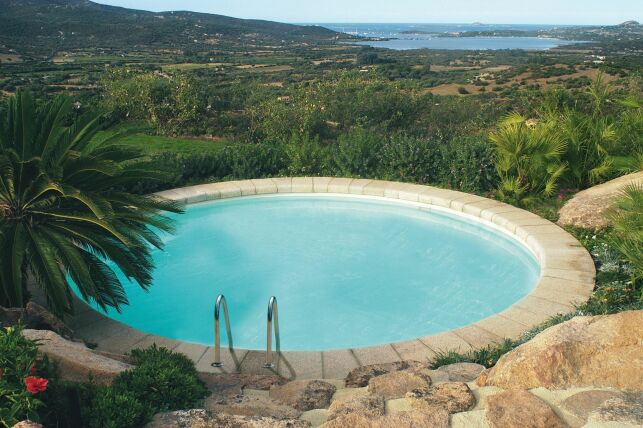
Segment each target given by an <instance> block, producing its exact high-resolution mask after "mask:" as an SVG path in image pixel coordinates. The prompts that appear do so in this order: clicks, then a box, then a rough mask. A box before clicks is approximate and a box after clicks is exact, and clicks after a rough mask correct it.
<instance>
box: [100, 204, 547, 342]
mask: <svg viewBox="0 0 643 428" xmlns="http://www.w3.org/2000/svg"><path fill="white" fill-rule="evenodd" d="M177 220H178V228H177V233H176V234H175V235H173V236H166V237H165V241H166V245H167V246H166V249H165V251H164V252H160V251H158V252H156V253H155V254H154V258H155V261H156V266H157V267H156V271H155V273H154V278H155V281H154V285H153V287H152V288H151V290H150V291H149V292H144V291H142V290H140V288H138V286H136V285H135V284H128V285H127V294H128V297H129V300H130V305H129V306H128V307H125V308H124V310H123V312H122V313H120V314H119V313H117V312H115V311H110V312H109V313H108V315H109V316H110V317H111V318H114V319H117V320H119V321H122V322H124V323H126V324H128V325H130V326H132V327H135V328H138V329H140V330H143V331H145V332H148V333H152V334H156V335H159V336H165V337H170V338H175V339H180V340H185V341H189V342H196V343H202V344H207V345H211V344H212V341H213V327H212V317H213V315H212V313H213V307H214V300H215V298H216V296H217V295H218V294H219V293H223V294H224V295H225V296H226V299H227V302H228V308H229V312H230V318H231V324H232V335H233V341H234V345H235V347H239V348H247V349H263V348H265V343H266V311H267V304H268V299H269V297H270V296H272V295H274V296H276V297H277V299H278V304H279V324H280V328H281V349H282V350H326V349H337V348H354V347H363V346H369V345H376V344H382V343H389V342H396V341H401V340H406V339H412V338H417V337H422V336H426V335H429V334H433V333H438V332H441V331H446V330H449V329H453V328H456V327H459V326H463V325H466V324H470V323H472V322H475V321H478V320H480V319H483V318H485V317H487V316H489V315H492V314H494V313H496V312H499V311H502V310H503V309H505V308H507V307H509V306H511V305H512V304H513V303H515V302H516V301H517V300H519V299H520V298H522V297H524V296H526V295H527V294H529V292H530V291H531V290H532V289H533V287H534V286H535V284H536V282H537V280H538V276H539V272H540V268H539V266H538V263H537V262H536V260H535V259H534V257H533V256H532V255H531V253H529V252H528V251H527V250H526V249H525V248H524V247H523V246H522V245H520V244H518V243H517V242H515V241H514V240H512V239H511V238H509V237H507V236H506V235H504V234H503V233H501V232H497V231H495V230H493V229H490V228H487V227H484V226H482V225H480V224H478V223H476V222H473V221H468V220H465V219H463V218H461V217H457V216H452V215H448V214H445V213H441V212H435V211H428V210H426V209H420V208H419V206H418V205H410V204H402V203H398V202H395V201H391V202H389V201H386V200H383V199H374V198H372V199H367V198H357V197H345V196H334V195H277V196H266V197H247V198H235V199H227V200H221V201H215V202H207V203H202V204H195V205H190V206H188V208H187V212H186V213H185V214H183V215H180V216H177ZM224 330H225V328H224V325H223V324H222V335H223V342H224V343H225V340H226V338H225V333H224Z"/></svg>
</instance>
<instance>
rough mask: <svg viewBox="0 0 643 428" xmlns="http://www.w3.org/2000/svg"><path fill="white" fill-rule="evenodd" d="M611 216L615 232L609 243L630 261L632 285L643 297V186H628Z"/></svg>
mask: <svg viewBox="0 0 643 428" xmlns="http://www.w3.org/2000/svg"><path fill="white" fill-rule="evenodd" d="M610 218H611V220H612V222H613V224H614V233H613V234H612V236H611V239H610V240H609V244H610V245H611V246H612V247H613V248H615V249H616V250H617V251H618V252H619V253H620V254H621V255H622V256H623V257H624V258H625V259H626V260H627V261H628V262H629V264H630V272H631V279H632V287H633V288H634V289H638V290H639V291H640V292H641V294H640V298H641V299H643V288H642V287H641V285H642V284H641V283H642V282H643V186H640V185H638V186H637V185H630V186H628V187H626V188H625V189H624V191H623V192H622V194H621V196H620V197H619V198H618V199H617V200H616V201H615V203H614V208H613V210H612V212H611V213H610Z"/></svg>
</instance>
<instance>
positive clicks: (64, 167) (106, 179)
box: [0, 91, 180, 314]
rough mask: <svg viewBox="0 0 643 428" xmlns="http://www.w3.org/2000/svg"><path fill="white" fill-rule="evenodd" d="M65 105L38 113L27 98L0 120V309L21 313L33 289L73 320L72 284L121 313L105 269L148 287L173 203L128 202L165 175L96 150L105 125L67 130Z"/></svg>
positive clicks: (98, 121)
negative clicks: (142, 185) (141, 186)
mask: <svg viewBox="0 0 643 428" xmlns="http://www.w3.org/2000/svg"><path fill="white" fill-rule="evenodd" d="M71 110H72V106H71V100H70V99H69V98H68V97H64V96H61V97H58V98H56V99H54V100H52V101H51V102H49V103H47V104H43V105H40V106H38V105H36V104H35V103H34V101H33V99H32V98H31V96H30V94H29V93H28V92H24V91H21V92H19V93H18V94H17V96H16V97H15V98H10V99H9V102H8V105H7V108H6V110H5V112H4V113H3V114H2V115H0V149H1V151H0V253H1V254H2V259H1V261H0V288H1V289H2V294H0V304H1V305H2V306H8V307H12V306H15V307H21V306H23V305H24V304H26V302H27V300H28V295H27V294H28V292H27V281H28V278H30V279H32V280H33V281H34V283H35V285H36V286H37V287H39V288H40V289H41V290H42V291H43V292H44V294H45V296H46V298H47V301H48V303H49V305H50V307H51V308H52V309H53V310H54V311H55V312H57V313H59V314H62V313H64V312H71V311H72V291H71V288H70V287H71V281H73V283H74V284H76V285H77V286H78V290H79V292H80V294H81V295H82V297H83V298H84V299H86V300H93V301H95V302H96V303H97V304H98V305H99V306H101V307H102V308H104V309H105V308H107V307H115V308H119V307H120V305H122V304H126V303H127V297H126V295H125V292H124V290H123V286H122V284H121V283H120V281H119V279H118V278H117V276H116V274H115V272H114V270H113V268H112V267H110V265H109V264H108V261H109V262H113V263H114V264H115V266H116V267H118V269H120V271H122V272H123V274H125V276H126V277H127V278H129V279H131V280H133V281H135V282H137V283H138V284H139V285H140V286H141V287H143V288H147V287H148V286H149V285H150V284H151V281H152V276H151V271H152V269H153V263H152V258H151V255H150V252H151V246H154V247H157V248H161V247H162V242H161V240H160V238H159V237H158V235H157V232H156V231H155V229H156V230H159V231H166V232H169V231H171V230H172V225H171V222H170V221H169V219H168V218H167V217H165V216H164V215H163V212H164V211H170V212H179V211H180V209H179V207H178V206H177V205H176V204H175V203H172V202H168V201H162V200H160V199H158V198H154V197H150V196H138V195H133V194H131V193H130V192H129V191H127V190H126V189H127V188H128V187H131V186H132V185H133V184H135V183H137V182H138V181H140V180H155V179H163V177H165V175H166V174H164V173H162V172H159V170H158V168H157V167H154V166H153V165H151V164H149V163H145V162H137V160H140V156H139V155H137V153H136V152H134V151H132V150H130V149H126V148H124V147H122V146H118V145H116V144H115V143H117V142H118V140H119V136H120V134H115V135H112V136H111V137H110V138H107V139H104V140H103V141H101V142H100V143H99V144H97V143H96V142H95V141H94V140H93V137H94V135H95V134H96V133H97V132H98V131H100V130H101V129H102V127H103V126H102V121H103V120H104V117H103V116H102V115H96V114H92V113H88V114H85V115H82V116H80V117H78V118H75V120H73V121H72V120H71Z"/></svg>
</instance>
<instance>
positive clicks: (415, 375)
mask: <svg viewBox="0 0 643 428" xmlns="http://www.w3.org/2000/svg"><path fill="white" fill-rule="evenodd" d="M429 386H431V378H430V377H429V376H428V375H426V374H424V373H421V372H416V371H413V370H404V371H398V372H391V373H387V374H384V375H381V376H377V377H374V378H372V379H371V380H370V381H369V382H368V392H370V393H371V394H377V395H381V396H382V397H384V398H385V399H386V400H390V399H393V398H402V397H404V396H405V395H406V393H407V392H410V391H413V390H414V389H420V388H427V387H429Z"/></svg>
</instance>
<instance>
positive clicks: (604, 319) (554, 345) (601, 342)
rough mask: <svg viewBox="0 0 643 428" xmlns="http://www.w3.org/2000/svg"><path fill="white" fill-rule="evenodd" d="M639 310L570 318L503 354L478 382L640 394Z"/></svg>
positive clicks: (642, 342)
mask: <svg viewBox="0 0 643 428" xmlns="http://www.w3.org/2000/svg"><path fill="white" fill-rule="evenodd" d="M641 373H643V310H642V311H626V312H621V313H618V314H614V315H602V316H595V317H575V318H572V319H571V320H569V321H567V322H564V323H562V324H558V325H555V326H553V327H550V328H548V329H547V330H545V331H543V332H542V333H540V334H539V335H537V336H536V337H535V338H533V339H532V340H530V341H529V342H526V343H524V344H523V345H521V346H519V347H517V348H516V349H514V350H513V351H511V352H508V353H507V354H505V355H503V356H502V357H501V358H500V360H499V361H498V363H497V364H496V365H495V366H494V367H493V368H492V369H491V370H489V371H488V372H484V373H483V374H482V375H481V376H480V377H479V378H478V379H477V381H476V382H477V383H478V385H480V386H498V387H501V388H505V389H532V388H538V387H545V388H548V389H567V388H571V387H611V388H616V389H622V390H640V389H641Z"/></svg>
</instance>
